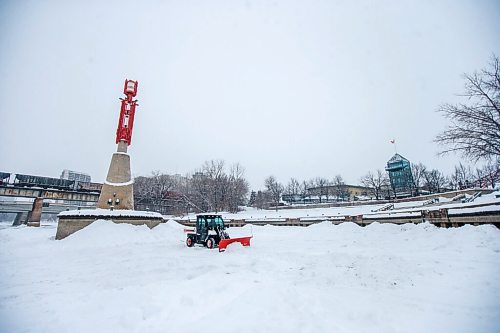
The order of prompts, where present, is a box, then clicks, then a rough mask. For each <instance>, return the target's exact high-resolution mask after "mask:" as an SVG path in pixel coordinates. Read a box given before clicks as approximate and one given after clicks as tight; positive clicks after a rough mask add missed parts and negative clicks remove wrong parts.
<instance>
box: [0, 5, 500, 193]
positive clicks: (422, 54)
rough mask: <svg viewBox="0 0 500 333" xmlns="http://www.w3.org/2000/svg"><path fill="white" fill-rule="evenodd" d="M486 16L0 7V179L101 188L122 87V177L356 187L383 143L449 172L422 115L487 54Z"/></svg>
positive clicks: (458, 8) (305, 9)
mask: <svg viewBox="0 0 500 333" xmlns="http://www.w3.org/2000/svg"><path fill="white" fill-rule="evenodd" d="M125 8H126V10H127V11H130V13H129V14H127V15H124V10H125ZM88 13H91V14H88ZM499 14H500V4H499V3H498V2H497V1H480V2H478V1H440V2H431V1H401V2H369V1H359V2H349V1H333V2H331V1H314V2H309V1H273V2H266V1H213V2H206V3H205V2H190V1H168V2H154V3H153V2H145V3H138V2H132V1H120V2H118V1H111V2H99V1H86V2H67V3H66V2H59V1H50V0H49V1H44V2H28V1H26V2H25V1H22V2H17V1H2V2H1V3H0V31H2V34H1V35H0V47H1V49H2V55H1V56H0V76H1V77H2V85H1V89H0V99H1V100H2V105H1V106H0V119H1V120H2V122H1V125H2V127H1V130H0V156H1V159H0V171H5V172H13V173H15V172H18V173H24V174H34V175H41V176H49V177H55V178H58V177H59V175H60V173H61V171H62V170H63V169H69V170H78V171H80V172H83V173H87V174H89V175H90V176H91V177H92V180H93V181H96V182H103V181H104V178H105V176H106V172H107V167H108V165H109V161H110V158H111V154H112V153H113V152H114V151H115V150H116V146H115V142H114V136H115V131H116V125H117V122H118V115H119V108H120V103H119V100H118V98H119V97H122V89H123V81H124V80H125V79H126V78H128V79H133V80H137V81H138V82H139V86H138V94H137V98H138V100H139V106H138V108H137V113H136V117H135V124H134V134H133V140H132V145H131V146H130V148H129V153H130V155H131V167H132V173H133V175H134V176H140V175H148V174H150V173H151V172H152V171H154V170H159V171H161V172H164V173H168V174H181V175H185V174H187V173H192V172H194V171H196V169H199V168H200V167H201V166H202V164H203V163H204V161H207V160H211V159H222V160H225V161H226V163H227V165H228V167H229V166H230V165H231V164H232V163H236V162H238V163H240V164H241V165H242V166H243V167H244V168H245V169H246V173H245V174H246V178H247V179H248V180H249V182H250V188H251V189H253V190H257V189H262V188H264V179H265V178H266V177H267V176H270V175H274V176H275V177H276V178H277V179H278V180H279V181H281V182H283V183H286V182H287V181H288V180H289V179H290V177H294V178H297V179H299V180H308V179H311V178H315V177H324V178H328V179H332V178H333V177H334V176H335V175H338V174H339V175H341V176H342V177H343V178H344V180H345V182H346V183H349V184H359V179H360V178H361V177H362V176H363V175H365V174H366V173H367V172H368V171H375V170H377V169H380V170H384V168H385V166H386V163H387V161H388V160H389V159H390V158H391V157H392V156H393V155H394V145H393V144H391V143H390V141H391V140H393V139H394V140H396V144H397V148H398V149H397V151H398V153H400V154H401V155H402V156H404V157H405V158H407V159H408V160H409V161H410V162H412V163H418V162H422V163H424V164H425V165H427V166H428V167H430V168H436V169H439V170H441V171H443V172H444V173H446V174H449V173H451V171H452V170H453V167H454V165H456V164H457V163H458V162H460V161H462V162H464V163H467V161H465V160H463V159H461V158H460V157H459V156H455V155H449V156H446V157H437V156H436V153H437V152H438V151H439V147H438V146H437V145H436V144H435V143H433V139H434V137H435V136H436V134H438V133H439V132H441V131H442V130H444V128H445V126H446V120H445V119H444V118H443V117H442V116H441V115H440V114H438V113H437V112H436V110H437V108H438V107H439V105H440V104H443V103H456V102H458V101H460V97H459V96H458V94H460V93H461V92H463V84H464V81H463V78H462V74H463V73H472V72H474V71H476V70H480V69H481V68H484V67H485V66H487V64H488V62H489V60H490V57H491V55H492V54H497V55H499V54H500V43H499V41H500V22H499V20H498V16H499Z"/></svg>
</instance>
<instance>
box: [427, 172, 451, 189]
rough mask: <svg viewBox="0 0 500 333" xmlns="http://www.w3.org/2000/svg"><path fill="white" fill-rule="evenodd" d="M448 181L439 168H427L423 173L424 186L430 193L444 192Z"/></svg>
mask: <svg viewBox="0 0 500 333" xmlns="http://www.w3.org/2000/svg"><path fill="white" fill-rule="evenodd" d="M447 182H448V180H447V179H446V177H445V176H444V175H443V174H442V173H441V171H439V170H436V169H432V170H425V171H424V173H423V188H425V189H427V190H428V191H429V192H430V193H440V192H442V191H443V189H444V188H445V186H446V183H447Z"/></svg>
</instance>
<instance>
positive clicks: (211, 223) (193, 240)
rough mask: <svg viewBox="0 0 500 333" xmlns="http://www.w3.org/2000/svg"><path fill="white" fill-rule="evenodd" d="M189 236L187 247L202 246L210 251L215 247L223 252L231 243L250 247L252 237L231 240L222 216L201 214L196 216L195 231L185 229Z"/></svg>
mask: <svg viewBox="0 0 500 333" xmlns="http://www.w3.org/2000/svg"><path fill="white" fill-rule="evenodd" d="M184 232H186V234H187V238H186V245H187V246H188V247H192V246H193V245H194V244H201V245H203V246H206V247H207V248H209V249H213V248H215V247H218V248H219V252H222V251H224V250H225V249H226V247H227V246H228V245H229V244H231V243H235V242H238V243H241V245H243V246H250V239H251V238H252V236H248V237H239V238H230V237H229V235H228V233H227V232H226V226H225V225H224V220H223V219H222V216H221V215H216V214H199V215H196V227H195V228H194V229H184Z"/></svg>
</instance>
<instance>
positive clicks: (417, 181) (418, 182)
mask: <svg viewBox="0 0 500 333" xmlns="http://www.w3.org/2000/svg"><path fill="white" fill-rule="evenodd" d="M426 170H427V167H426V166H425V165H423V164H422V163H418V164H412V165H411V173H412V176H413V183H414V186H415V194H416V195H419V193H420V192H419V190H420V188H422V185H423V181H424V174H425V171H426Z"/></svg>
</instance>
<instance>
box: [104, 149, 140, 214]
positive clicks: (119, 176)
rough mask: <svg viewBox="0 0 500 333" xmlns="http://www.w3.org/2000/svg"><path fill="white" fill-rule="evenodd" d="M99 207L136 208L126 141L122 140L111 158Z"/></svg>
mask: <svg viewBox="0 0 500 333" xmlns="http://www.w3.org/2000/svg"><path fill="white" fill-rule="evenodd" d="M97 208H103V209H111V208H112V209H128V210H133V209H134V184H133V180H132V175H131V172H130V156H129V155H128V154H127V144H126V143H125V142H124V141H120V143H119V144H118V151H117V152H116V153H114V154H113V156H112V158H111V163H110V165H109V170H108V175H107V177H106V181H105V182H104V184H103V186H102V190H101V195H100V196H99V201H98V202H97Z"/></svg>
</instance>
